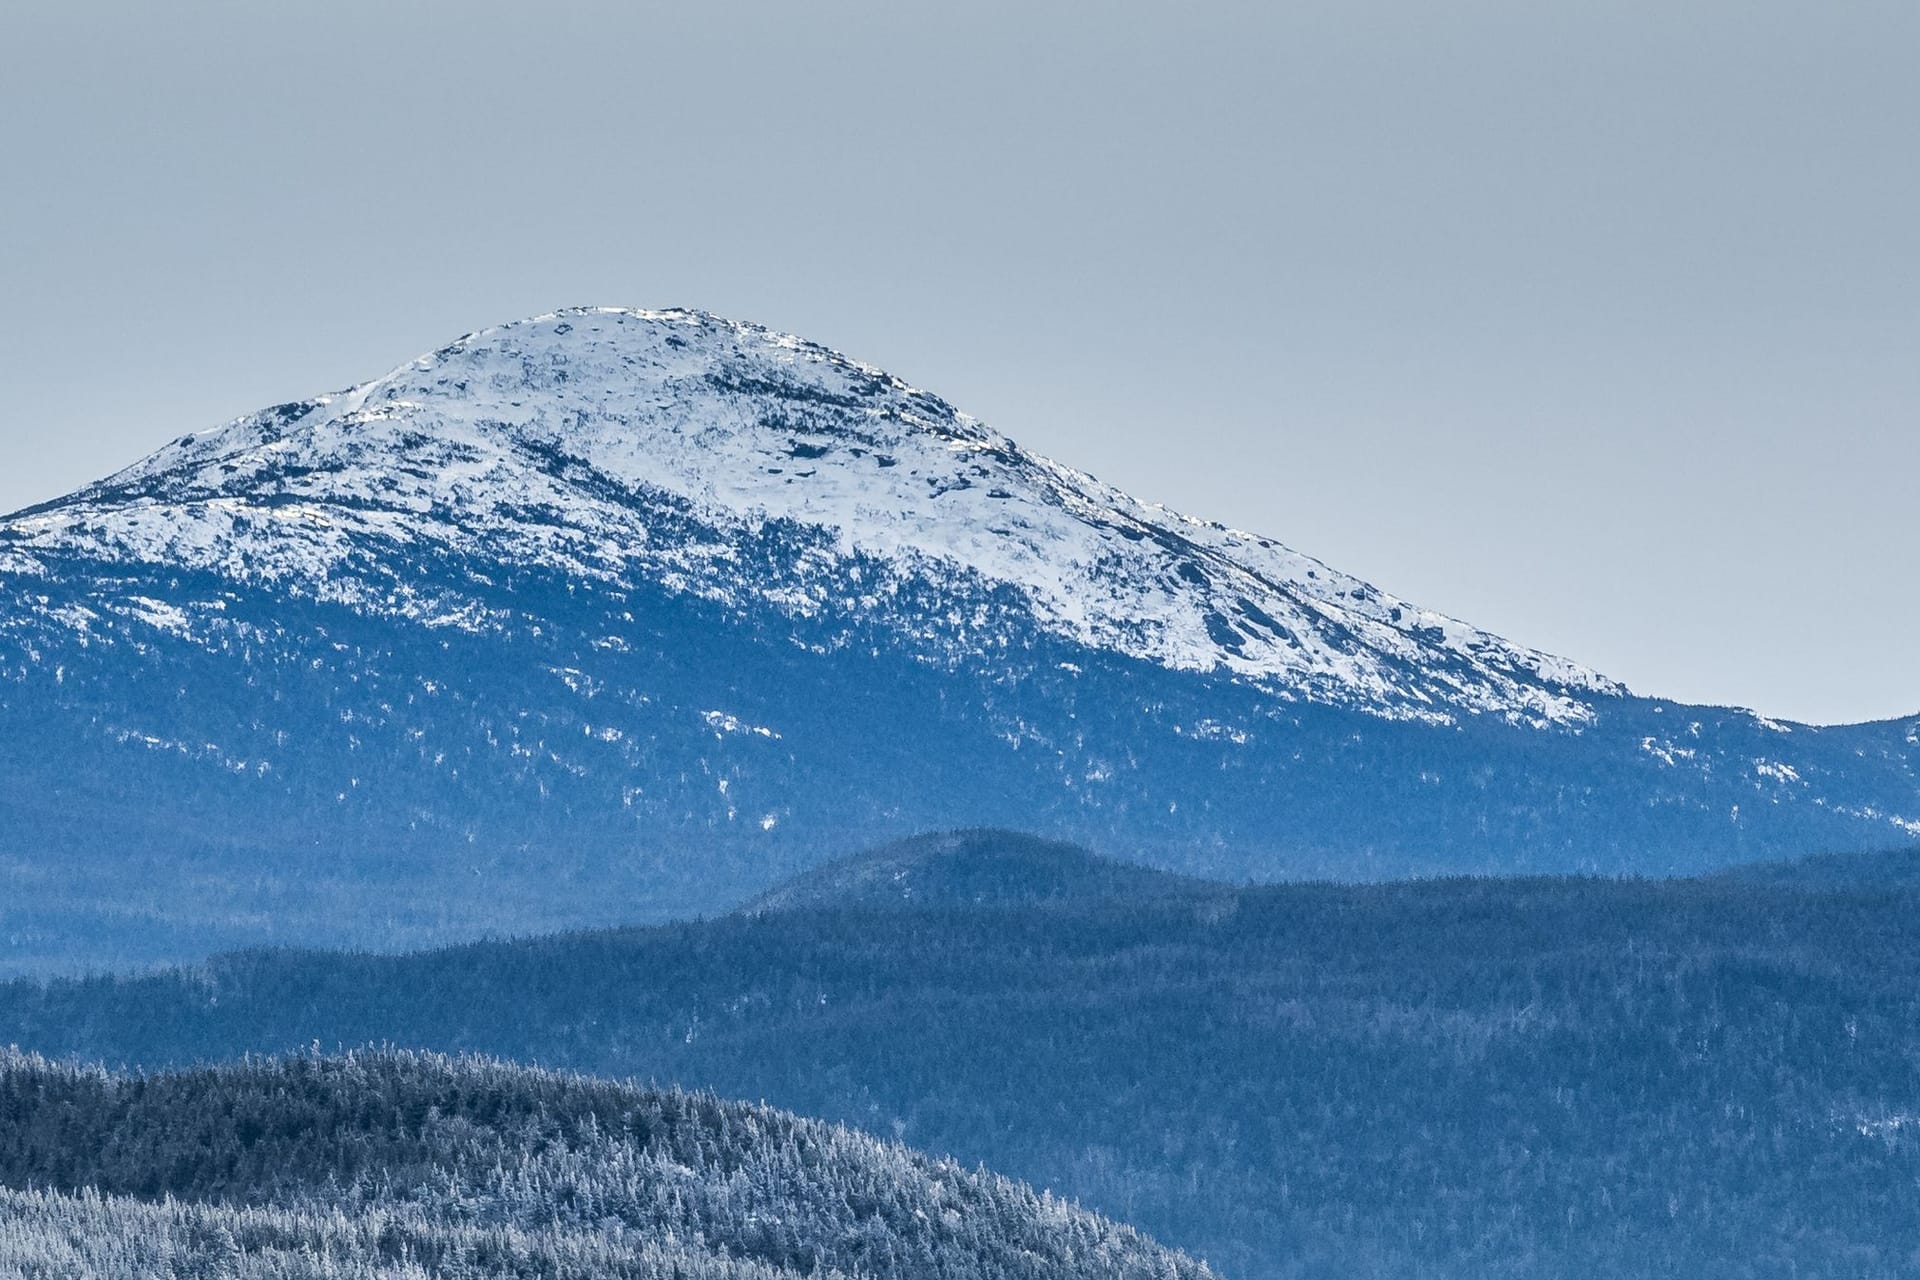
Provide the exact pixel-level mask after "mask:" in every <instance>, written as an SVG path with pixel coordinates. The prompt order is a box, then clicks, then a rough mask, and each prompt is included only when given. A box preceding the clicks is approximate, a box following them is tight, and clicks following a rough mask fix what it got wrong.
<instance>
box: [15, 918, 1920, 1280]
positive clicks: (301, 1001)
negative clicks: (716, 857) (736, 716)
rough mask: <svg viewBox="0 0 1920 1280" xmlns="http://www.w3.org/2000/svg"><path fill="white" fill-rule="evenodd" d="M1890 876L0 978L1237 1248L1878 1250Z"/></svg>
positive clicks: (56, 1009)
mask: <svg viewBox="0 0 1920 1280" xmlns="http://www.w3.org/2000/svg"><path fill="white" fill-rule="evenodd" d="M1917 907H1920V900H1917V899H1916V897H1915V896H1914V895H1912V894H1909V893H1906V892H1904V891H1890V892H1887V891H1860V890H1841V891H1812V890H1803V889H1789V888H1780V887H1773V886H1765V885H1759V886H1756V885H1749V884H1744V883H1739V882H1735V881H1732V880H1712V881H1671V882H1632V881H1626V882H1621V881H1600V880H1521V881H1500V880H1492V881H1488V880H1460V881H1441V882H1425V883H1410V884H1397V885H1387V886H1374V887H1354V886H1330V885H1327V886H1294V887H1265V888H1251V889H1238V890H1232V891H1227V892H1223V893H1222V894H1220V895H1219V896H1213V897H1205V898H1201V899H1197V900H1196V899H1192V898H1187V897H1183V896H1180V895H1174V896H1146V897H1138V898H1135V899H1132V900H1120V901H1115V900H1111V899H1108V900H1104V901H1094V902H1076V903H1065V904H1056V905H1051V906H1043V907H1012V908H1008V907H961V906H949V907H945V908H942V909H938V910H911V909H902V908H900V907H898V906H890V907H888V908H887V909H884V910H868V909H863V908H856V909H838V910H836V909H820V908H816V909H809V910H801V911H792V912H780V913H770V914H763V915H758V916H738V917H731V918H725V919H719V920H714V921H710V922H707V923H701V924H686V925H677V926H670V927H660V928H651V929H638V930H626V931H612V932H602V933H592V934H577V935H570V936H563V937H554V938H547V939H539V940H530V941H520V942H500V943H490V944H485V945H475V946H467V947H461V948H456V949H452V950H445V951H437V952H431V953H424V954H418V955H412V956H402V957H375V956H365V955H338V954H325V953H287V952H278V953H273V952H255V953H249V954H242V955H234V956H228V957H224V958H222V959H219V960H217V961H214V962H212V963H210V964H207V965H204V966H200V967H197V968H194V969H190V970H180V971H176V972H171V973H165V974H159V975H155V976H150V977H143V978H93V979H86V980H79V981H60V982H54V983H52V984H49V985H33V984H25V983H17V984H13V985H10V986H5V987H0V1042H4V1041H6V1040H16V1041H18V1042H19V1043H21V1044H23V1045H27V1046H31V1047H34V1048H37V1049H43V1050H45V1051H47V1052H50V1053H56V1054H78V1055H83V1056H90V1057H100V1058H104V1059H107V1060H109V1061H116V1062H119V1061H128V1062H139V1063H147V1064H155V1065H157V1064H164V1063H169V1062H183V1061H188V1060H192V1059H196V1058H220V1057H232V1056H237V1055H239V1054H241V1053H243V1052H246V1051H249V1050H268V1049H284V1048H287V1047H290V1046H300V1045H306V1044H309V1043H310V1042H312V1041H314V1040H318V1041H320V1042H321V1043H322V1044H323V1045H325V1046H327V1047H333V1046H336V1045H354V1044H361V1043H367V1042H381V1041H390V1042H396V1043H404V1044H414V1045H422V1046H432V1047H438V1048H442V1049H449V1050H463V1049H472V1050H483V1051H485V1052H488V1053H492V1054H498V1055H503V1056H510V1057H515V1058H521V1059H527V1060H535V1061H539V1062H543V1063H547V1064H555V1065H567V1066H571V1067H577V1068H582V1069H587V1070H592V1071H596V1072H601V1073H609V1074H637V1075H640V1076H642V1077H652V1078H656V1079H659V1080H661V1081H672V1082H678V1083H681V1084H684V1085H689V1086H699V1087H704V1088H711V1089H713V1090H716V1091H717V1092H719V1093H720V1094H721V1095H723V1096H732V1097H746V1098H765V1099H766V1100H768V1101H769V1102H771V1103H773V1104H774V1105H777V1106H781V1107H785V1108H789V1109H792V1110H795V1111H799V1112H801V1113H804V1114H809V1115H820V1116H825V1117H828V1118H830V1119H837V1120H844V1121H849V1122H852V1123H854V1124H857V1125H859V1126H861V1127H863V1128H865V1129H867V1130H869V1131H871V1132H874V1133H877V1134H880V1135H883V1136H886V1137H889V1138H893V1137H897V1138H899V1139H900V1140H902V1141H905V1142H907V1143H908V1144H910V1145H911V1146H914V1147H917V1148H920V1149H924V1150H933V1151H939V1152H945V1153H950V1154H951V1155H953V1156H954V1157H956V1158H957V1159H958V1160H959V1161H960V1162H961V1163H962V1164H964V1165H968V1166H971V1165H972V1164H973V1163H974V1162H977V1161H978V1162H985V1163H986V1164H987V1165H988V1166H989V1167H992V1168H994V1169H997V1170H1000V1171H1002V1172H1006V1173H1008V1174H1010V1175H1012V1176H1015V1177H1019V1178H1023V1179H1025V1180H1027V1181H1029V1182H1032V1183H1035V1184H1036V1185H1043V1186H1047V1187H1050V1188H1052V1189H1054V1190H1055V1191H1057V1192H1060V1193H1062V1194H1064V1195H1067V1196H1070V1197H1074V1198H1077V1199H1079V1200H1081V1201H1082V1202H1084V1203H1086V1204H1088V1205H1089V1206H1091V1207H1093V1208H1096V1209H1098V1210H1099V1211H1101V1212H1104V1213H1107V1214H1109V1215H1111V1216H1114V1217H1117V1218H1120V1219H1122V1220H1124V1221H1128V1222H1131V1223H1133V1224H1135V1225H1137V1226H1139V1227H1141V1228H1142V1229H1144V1230H1147V1231H1150V1232H1152V1233H1153V1234H1154V1235H1155V1236H1156V1237H1157V1238H1159V1239H1161V1240H1164V1241H1167V1242H1169V1243H1172V1244H1175V1245H1176V1246H1178V1247H1181V1248H1185V1249H1187V1250H1188V1251H1189V1252H1192V1253H1195V1254H1197V1255H1200V1256H1204V1257H1206V1258H1207V1259H1209V1260H1210V1261H1211V1262H1212V1263H1213V1264H1214V1265H1215V1266H1217V1267H1219V1268H1220V1269H1221V1271H1222V1273H1223V1274H1227V1275H1231V1276H1235V1277H1239V1278H1240V1280H1275V1278H1278V1277H1306V1276H1316V1277H1317V1276H1356V1275H1358V1276H1368V1277H1390V1278H1398V1277H1407V1278H1412V1277H1423V1278H1427V1280H1468V1278H1472V1280H1482V1278H1494V1280H1501V1278H1505V1280H1522V1278H1524V1280H1560V1278H1561V1277H1565V1276H1570V1275H1578V1276H1582V1277H1602V1278H1622V1280H1624V1278H1627V1277H1633V1278H1636V1280H1638V1278H1651V1277H1684V1278H1685V1280H1733V1278H1735V1277H1787V1276H1794V1275H1798V1276H1802V1277H1805V1276H1815V1275H1818V1276H1846V1277H1848V1278H1849V1280H1854V1278H1856V1277H1857V1278H1860V1280H1870V1278H1872V1277H1887V1278H1889V1280H1891V1278H1893V1277H1906V1276H1911V1275H1912V1274H1913V1273H1914V1269H1915V1267H1916V1265H1920V1262H1917V1261H1916V1260H1920V1138H1916V1134H1917V1133H1920V1052H1917V1051H1916V1050H1920V910H1916V908H1917Z"/></svg>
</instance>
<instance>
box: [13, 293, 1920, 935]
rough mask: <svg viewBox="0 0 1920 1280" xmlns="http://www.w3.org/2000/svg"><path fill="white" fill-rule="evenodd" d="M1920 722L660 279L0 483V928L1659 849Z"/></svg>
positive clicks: (1618, 866) (1880, 833)
mask: <svg viewBox="0 0 1920 1280" xmlns="http://www.w3.org/2000/svg"><path fill="white" fill-rule="evenodd" d="M1917 758H1920V721H1910V722H1886V723H1882V724H1876V725H1863V726H1852V727H1846V728H1827V729H1821V728H1814V727H1810V726H1804V725H1788V724H1780V723H1776V722H1774V721H1770V720H1766V719H1764V718H1761V717H1758V716H1755V715H1753V714H1751V713H1748V712H1744V711H1735V710H1727V709H1720V708H1698V707H1687V706H1684V705H1681V704H1676V703H1671V702H1665V701H1662V700H1658V699H1648V698H1641V697H1636V696H1634V695H1633V694H1631V693H1629V692H1628V691H1627V690H1626V689H1624V688H1623V687H1621V686H1620V685H1618V684H1616V683H1614V682H1612V681H1609V680H1607V679H1605V678H1604V677H1602V676H1600V675H1597V674H1596V673H1594V672H1592V671H1590V670H1588V669H1586V668H1584V667H1581V666H1579V665H1577V664H1575V663H1572V662H1568V661H1565V660H1563V659H1559V658H1554V657H1551V656H1548V655H1545V654H1542V653H1538V652H1536V651H1533V650H1530V649H1526V648H1524V647H1521V646H1519V645H1515V644H1511V643H1508V642H1507V641H1505V640H1502V639H1500V638H1498V637H1495V636H1492V635H1489V634H1487V633H1485V632H1483V631H1480V630H1477V629H1475V628H1473V627H1471V626H1469V625H1467V624H1465V623H1462V622H1459V621H1456V620H1454V619H1451V618H1448V617H1445V616H1443V615H1441V614H1437V613H1432V612H1428V611H1425V610H1421V609H1418V608H1415V607H1414V606H1412V605H1409V604H1407V603H1405V602H1403V601H1400V600H1396V599H1394V598H1392V597H1390V596H1388V595H1386V594H1384V593H1382V592H1380V591H1378V590H1376V589H1375V588H1373V587H1371V586H1369V585H1367V584H1365V583H1363V582H1360V581H1358V580H1356V579H1354V578H1352V577H1349V576H1347V575H1345V574H1342V573H1339V572H1338V571H1336V570H1333V569H1331V568H1329V567H1328V566H1326V565H1323V564H1321V563H1320V562H1318V561H1316V560H1313V559H1310V558H1308V557H1306V556H1303V555H1300V554H1298V553H1296V552H1294V551H1291V550H1289V549H1287V548H1286V547H1284V546H1281V545H1280V544H1278V543H1276V542H1274V541H1272V540H1270V539H1266V538H1262V537H1258V536H1255V535H1252V534H1246V533H1240V532H1237V531H1234V530H1231V529H1227V528H1225V527H1222V526H1220V525H1216V524H1210V523H1207V522H1205V521H1201V520H1195V519H1192V518H1189V517H1185V516H1181V515H1178V514H1175V513H1173V512H1169V511H1167V510H1165V509H1163V508H1160V507H1157V506H1152V505H1148V504H1145V503H1142V502H1140V501H1137V500H1135V499H1133V498H1131V497H1128V496H1127V495H1125V494H1123V493H1120V492H1119V491H1117V490H1115V489H1113V488H1111V487H1110V486H1107V485H1103V484H1101V483H1100V482H1098V481H1096V480H1094V479H1093V478H1092V477H1090V476H1087V475H1085V474H1083V473H1080V472H1077V471H1074V470H1072V469H1070V468H1068V467H1064V466H1061V465H1059V464H1057V463H1054V462H1051V461H1048V460H1047V459H1045V458H1041V457H1037V456H1035V455H1032V454H1029V453H1027V452H1025V451H1024V450H1022V449H1020V448H1019V447H1018V446H1017V445H1015V444H1014V443H1013V442H1011V441H1009V440H1008V439H1006V438H1005V437H1004V436H1001V435H999V434H997V433H996V432H994V431H992V430H991V429H989V428H988V427H986V426H984V425H982V424H981V423H979V422H977V421H975V420H974V419H972V418H969V417H967V416H966V415H964V414H962V413H960V412H958V411H957V410H955V409H954V408H953V407H951V406H950V405H948V404H947V403H945V402H944V401H942V400H941V399H939V398H938V397H936V396H934V395H931V394H929V393H927V392H924V391H920V390H917V389H915V388H914V387H912V386H909V385H908V384H906V383H904V382H902V381H900V380H898V379H896V378H893V377H890V376H888V375H886V374H884V373H881V372H880V371H878V370H876V369H873V368H871V367H869V366H866V365H863V364H860V363H858V362H856V361H854V360H850V359H848V358H846V357H844V356H841V355H839V354H837V353H835V352H832V351H830V350H827V349H826V348H824V347H819V346H815V345H813V344H810V343H807V342H803V341H801V340H799V339H797V338H791V337H786V336H783V335H780V334H776V333H773V332H770V331H768V330H765V329H761V328H757V327H754V326H751V325H744V324H738V323H734V322H730V321H726V320H721V319H719V318H717V317H714V316H711V315H707V314H704V313H701V312H693V311H657V312H656V311H626V310H616V309H580V310H571V311H563V312H556V313H554V314H552V315H547V316H541V317H538V318H536V319H533V320H529V321H525V322H522V323H518V324H512V325H507V326H504V327H501V328H497V329H490V330H485V331H482V332H479V333H475V334H471V335H469V336H467V337H465V338H462V339H460V340H459V341H457V342H454V343H452V344H450V345H449V346H447V347H444V348H442V349H441V350H439V351H436V352H434V353H433V354H431V355H428V356H424V357H422V358H420V359H418V360H415V361H413V362H411V363H409V364H406V365H403V366H401V367H400V368H398V369H396V370H394V371H393V372H391V373H389V374H387V375H386V376H385V377H382V378H379V379H377V380H375V381H373V382H369V383H366V384H363V385H361V386H358V387H355V388H353V389H351V390H348V391H345V392H341V393H338V394H334V395H326V396H319V397H315V398H312V399H308V400H300V401H295V402H292V403H288V404H282V405H278V406H275V407H273V408H271V409H267V410H264V411H262V412H260V413H257V414H253V415H251V416H249V417H246V418H243V419H241V420H239V421H237V422H234V423H231V424H229V425H227V426H226V427H223V428H220V429H218V430H215V431H212V432H208V433H205V434H201V435H195V436H189V437H187V438H185V439H182V440H179V441H177V442H175V443H174V444H172V445H169V446H168V447H167V448H165V449H162V450H161V451H160V452H158V453H156V454H154V455H153V456H152V457H150V458H148V459H146V460H145V461H143V462H140V463H138V464H136V465H134V466H132V467H130V468H128V469H126V470H124V471H121V472H119V473H117V474H115V475H113V476H110V477H108V478H107V479H105V480H103V481H101V482H100V483H98V484H95V485H93V486H90V487H88V488H86V489H83V490H81V491H80V492H78V493H75V494H73V495H70V496H69V497H66V498H63V499H60V500H58V501H55V502H51V503H47V504H44V505H42V506H39V507H35V508H31V509H29V510H26V511H23V512H19V513H16V514H15V515H13V516H11V517H8V518H6V519H4V520H0V818H4V821H0V876H4V877H5V881H4V883H5V886H6V888H7V890H8V891H7V892H6V893H4V894H0V940H6V942H5V945H7V946H9V947H10V948H11V951H10V952H5V953H0V968H6V967H13V968H20V969H38V968H44V967H47V966H58V965H66V964H72V963H77V962H82V961H89V960H103V959H114V958H120V959H131V958H160V957H177V956H180V955H182V954H191V953H195V952H201V951H204V950H205V949H207V948H208V947H209V946H213V945H243V944H247V943H251V942H258V941H265V940H279V941H294V942H332V943H342V942H351V943H356V944H362V945H397V944H403V943H415V942H428V941H442V940H448V939H452V938H458V937H466V936H471V935H472V934H474V933H477V932H482V931H486V930H507V931H526V930H531V929H543V928H565V927H572V926H578V925H585V924H597V923H617V922H624V921H631V920H636V919H657V918H660V917H662V916H665V915H670V914H676V913H686V912H706V911H714V910H719V909H722V908H724V907H726V906H728V905H731V904H732V903H735V902H739V901H741V900H743V899H745V898H747V897H749V896H751V895H752V894H754V893H757V892H760V891H762V890H764V889H766V888H767V887H768V886H770V885H772V884H774V883H776V882H777V881H779V880H781V879H782V878H784V877H787V876H790V875H792V874H794V873H797V872H801V871H804V870H806V869H808V868H809V867H813V866H817V865H819V864H820V863H822V862H823V861H826V860H828V859H830V858H832V857H835V856H839V855H843V854H845V853H846V852H848V851H849V850H852V849H857V848H869V847H872V846H874V845H876V844H878V843H880V842H884V841H886V840H891V839H897V838H900V837H904V836H909V835H912V834H915V833H917V832H922V831H927V830H951V829H958V828H968V827H979V826H995V827H1008V828H1016V829H1022V830H1028V831H1032V832H1036V833H1039V834H1042V835H1045V836H1048V837H1052V838H1058V839H1065V840H1075V841H1081V842H1085V843H1088V844H1090V845H1091V846H1093V847H1095V848H1125V849H1127V850H1128V851H1129V852H1130V853H1132V854H1133V855H1135V856H1138V857H1140V858H1143V859H1146V860H1149V861H1151V862H1154V863H1156V864H1157V865H1159V866H1161V867H1163V868H1165V869H1168V870H1175V871H1181V872H1186V873H1189V874H1199V875H1208V876H1221V877H1227V878H1231V879H1235V880H1239V879H1244V878H1247V877H1254V878H1277V877H1286V876H1295V875H1317V876H1336V877H1367V878H1372V877H1379V876H1385V875H1398V874H1411V873H1433V872H1443V871H1462V870H1473V871H1496V870H1514V869H1528V870H1556V869H1575V868H1579V869H1587V870H1598V871H1609V872H1615V871H1638V872H1656V873H1657V872H1666V871H1676V870H1693V869H1700V868H1704V867H1710V866H1718V865H1725V864H1728V863H1732V862H1738V861H1741V860H1746V859H1758V858H1768V857H1783V856H1791V855H1796V854H1800V853H1804V852H1807V851H1810V850H1816V849H1872V848H1887V847H1895V846H1897V845H1899V844H1902V843H1907V842H1911V840H1912V839H1913V837H1914V836H1915V835H1916V834H1920V781H1916V759H1917Z"/></svg>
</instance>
